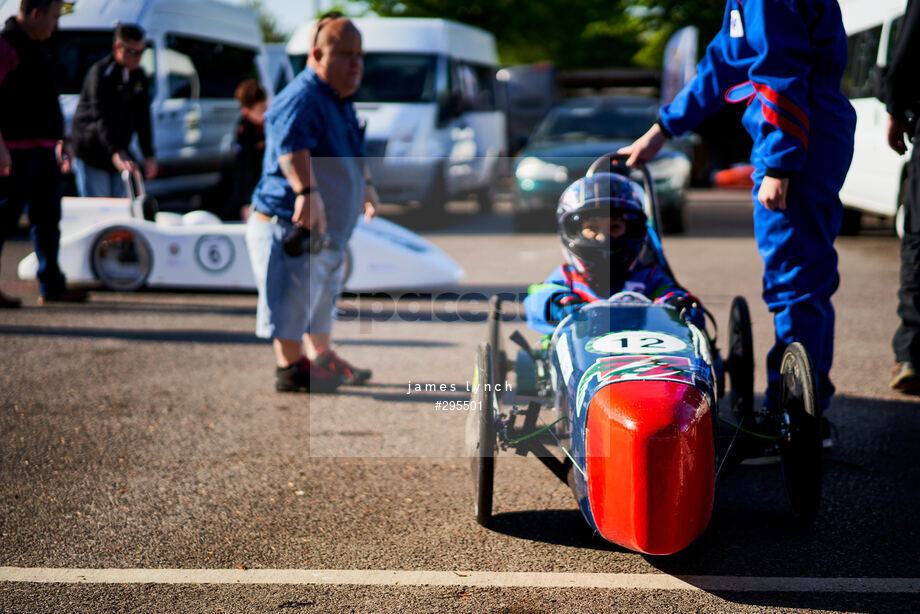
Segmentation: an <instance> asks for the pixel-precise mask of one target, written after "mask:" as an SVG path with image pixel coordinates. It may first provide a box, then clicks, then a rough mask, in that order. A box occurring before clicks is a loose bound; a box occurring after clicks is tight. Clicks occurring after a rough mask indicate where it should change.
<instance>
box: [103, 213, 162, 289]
mask: <svg viewBox="0 0 920 614" xmlns="http://www.w3.org/2000/svg"><path fill="white" fill-rule="evenodd" d="M90 265H91V266H92V269H93V274H94V275H95V276H96V279H98V280H99V281H101V282H102V285H103V286H105V287H106V288H108V289H109V290H116V291H121V292H130V291H132V290H137V289H138V288H140V287H142V286H143V285H144V284H145V283H146V282H147V277H148V276H149V275H150V271H151V269H152V268H153V252H152V250H151V249H150V244H149V243H147V240H146V239H145V238H144V237H143V235H142V234H141V233H140V232H138V231H137V230H136V229H135V228H132V227H130V226H109V227H108V228H105V229H103V230H102V232H100V233H99V234H98V235H97V236H96V239H95V240H94V241H93V246H92V248H91V249H90Z"/></svg>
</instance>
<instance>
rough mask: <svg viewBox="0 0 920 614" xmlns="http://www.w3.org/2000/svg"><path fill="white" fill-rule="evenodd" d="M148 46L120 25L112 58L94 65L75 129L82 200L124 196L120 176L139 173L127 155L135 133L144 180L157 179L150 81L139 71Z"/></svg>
mask: <svg viewBox="0 0 920 614" xmlns="http://www.w3.org/2000/svg"><path fill="white" fill-rule="evenodd" d="M145 46H146V45H145V42H144V31H143V30H142V29H141V28H140V27H139V26H136V25H132V24H120V25H119V26H118V27H116V28H115V40H114V43H113V45H112V53H111V54H110V55H108V56H106V57H104V58H102V59H101V60H99V61H98V62H96V63H95V64H93V66H92V68H90V69H89V73H87V75H86V79H85V80H84V81H83V90H82V91H81V92H80V102H79V103H78V104H77V111H76V114H75V115H74V118H73V128H72V132H73V139H74V150H75V151H76V154H77V160H76V164H74V170H75V171H76V173H75V174H76V180H77V191H78V192H79V193H80V195H81V196H102V197H121V196H124V195H125V189H124V184H123V183H122V179H121V173H122V171H130V172H131V173H136V172H138V170H139V169H138V165H137V164H136V163H135V161H134V159H133V158H132V157H131V154H130V153H129V151H128V145H129V144H130V143H131V137H132V136H133V135H134V133H135V132H136V133H137V140H138V143H139V145H140V148H141V152H142V153H143V154H144V177H145V178H146V179H153V177H155V176H156V174H157V165H156V161H155V160H154V151H153V143H152V142H151V137H150V97H149V94H148V91H147V75H146V74H144V71H143V70H142V69H141V68H140V62H141V56H142V55H143V53H144V48H145Z"/></svg>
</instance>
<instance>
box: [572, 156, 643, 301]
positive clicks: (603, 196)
mask: <svg viewBox="0 0 920 614" xmlns="http://www.w3.org/2000/svg"><path fill="white" fill-rule="evenodd" d="M643 198H644V193H643V191H642V188H641V187H639V185H638V184H636V183H635V182H633V181H630V180H629V178H627V177H624V176H623V175H619V174H616V173H595V174H594V175H591V176H589V177H583V178H581V179H579V180H578V181H576V182H574V183H573V184H572V185H570V186H569V187H568V188H566V190H565V192H563V193H562V196H561V197H560V198H559V206H558V208H557V209H556V220H557V222H558V224H559V236H560V238H561V239H562V248H563V253H564V255H565V258H566V261H567V262H568V263H569V264H570V265H572V266H573V267H575V269H576V270H577V271H578V272H579V273H581V274H583V275H584V276H585V278H586V279H587V281H588V284H589V285H590V286H591V287H592V288H593V289H594V290H595V291H601V292H609V290H610V284H611V279H613V278H616V279H624V278H625V277H626V275H627V273H628V272H629V269H630V267H631V266H632V265H633V263H634V262H635V261H636V258H638V257H639V251H640V250H641V249H642V245H643V243H644V242H645V237H646V232H647V230H646V225H645V224H646V219H647V218H646V215H645V211H644V210H643V208H642V200H643Z"/></svg>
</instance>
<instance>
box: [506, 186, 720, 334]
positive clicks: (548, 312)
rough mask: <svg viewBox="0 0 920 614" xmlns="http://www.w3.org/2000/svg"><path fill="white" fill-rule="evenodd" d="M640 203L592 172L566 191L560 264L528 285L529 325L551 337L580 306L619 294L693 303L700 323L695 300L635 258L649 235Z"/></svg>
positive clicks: (560, 212)
mask: <svg viewBox="0 0 920 614" xmlns="http://www.w3.org/2000/svg"><path fill="white" fill-rule="evenodd" d="M642 199H643V193H642V189H641V188H640V187H639V186H638V185H637V184H635V183H634V182H632V181H630V180H629V179H628V178H626V177H624V176H622V175H619V174H615V173H597V174H594V175H592V176H591V177H584V178H582V179H579V180H578V181H576V182H575V183H573V184H572V185H570V186H569V187H568V188H566V190H565V192H563V193H562V196H561V197H560V199H559V207H558V208H557V209H556V219H557V221H558V224H559V236H560V238H561V239H562V253H563V256H564V257H565V263H563V264H562V265H561V266H560V267H559V268H557V269H556V270H555V271H553V273H552V274H551V275H550V276H549V277H548V278H547V279H546V281H544V282H543V283H542V284H538V285H534V286H531V287H530V290H529V293H528V296H527V298H526V299H524V309H525V311H526V312H527V324H528V326H530V327H531V328H533V329H534V330H536V331H537V332H540V333H546V334H550V333H552V332H553V331H554V330H555V329H556V325H558V324H559V322H561V321H562V320H563V319H564V318H565V317H566V316H568V315H570V314H572V313H574V312H575V311H577V310H578V309H579V307H581V306H582V305H584V304H585V303H590V302H592V301H597V300H603V299H606V298H609V297H610V296H613V295H614V294H616V293H617V292H622V291H631V292H638V293H640V294H642V295H644V296H646V297H648V298H649V299H652V300H654V301H656V302H663V303H667V304H671V305H675V306H678V307H690V306H693V305H694V304H695V305H696V307H697V309H692V310H691V320H693V321H694V322H695V323H697V324H700V323H701V320H702V317H701V310H699V309H698V307H699V301H698V300H697V299H696V298H695V297H693V296H692V295H690V294H689V293H687V292H686V291H685V290H684V289H683V288H681V287H680V286H679V285H678V284H677V282H675V281H674V280H673V279H672V278H671V277H670V276H669V275H668V274H667V273H666V272H665V271H664V270H663V269H662V267H661V266H659V265H658V264H656V263H643V262H641V261H640V259H639V253H640V251H641V250H642V247H643V245H644V244H645V240H646V235H647V233H648V230H647V227H646V221H647V218H646V215H645V211H644V210H643V208H642ZM694 312H695V313H694Z"/></svg>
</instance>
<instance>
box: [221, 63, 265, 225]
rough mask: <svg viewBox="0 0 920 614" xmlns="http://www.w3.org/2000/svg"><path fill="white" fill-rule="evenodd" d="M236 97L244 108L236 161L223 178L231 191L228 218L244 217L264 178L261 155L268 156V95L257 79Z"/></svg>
mask: <svg viewBox="0 0 920 614" xmlns="http://www.w3.org/2000/svg"><path fill="white" fill-rule="evenodd" d="M234 97H235V98H236V99H237V100H238V101H239V103H240V105H241V106H242V109H241V110H240V118H239V120H238V121H237V123H236V141H235V142H234V144H233V152H234V157H233V163H232V165H231V166H230V176H229V177H225V179H224V181H225V182H226V183H227V184H228V185H229V186H230V194H229V195H228V197H227V200H226V202H225V203H224V206H223V208H222V211H221V213H220V216H221V218H222V219H224V220H226V221H236V220H239V219H242V218H244V217H245V214H244V209H245V208H247V207H248V206H249V202H250V201H251V200H252V191H253V190H254V189H255V187H256V185H257V184H258V183H259V178H260V177H262V157H263V156H264V155H265V110H266V109H267V108H268V97H267V96H266V95H265V90H264V89H262V86H261V85H259V82H258V80H256V79H247V80H246V81H243V82H242V83H240V85H239V86H238V87H237V88H236V93H235V94H234Z"/></svg>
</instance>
